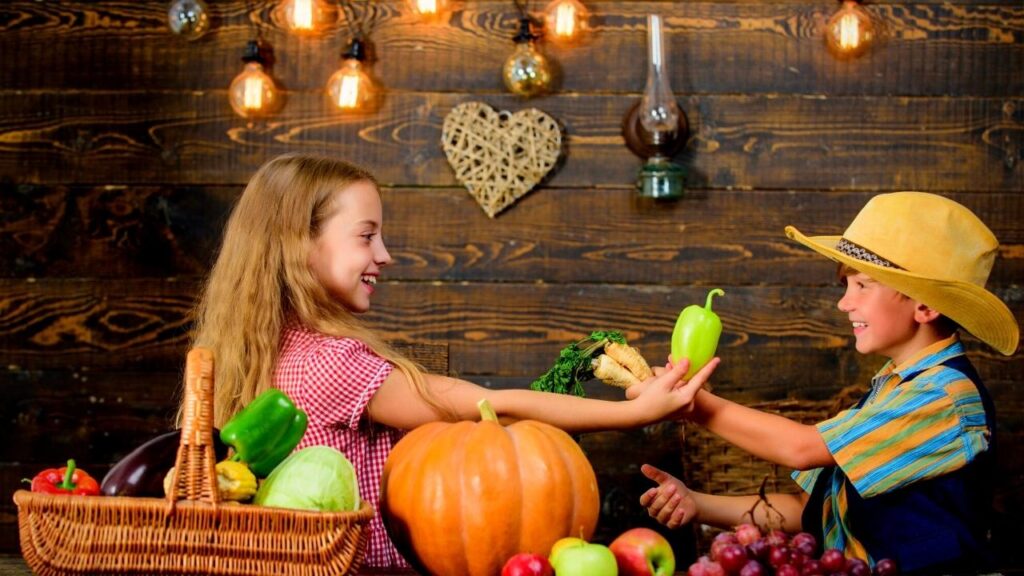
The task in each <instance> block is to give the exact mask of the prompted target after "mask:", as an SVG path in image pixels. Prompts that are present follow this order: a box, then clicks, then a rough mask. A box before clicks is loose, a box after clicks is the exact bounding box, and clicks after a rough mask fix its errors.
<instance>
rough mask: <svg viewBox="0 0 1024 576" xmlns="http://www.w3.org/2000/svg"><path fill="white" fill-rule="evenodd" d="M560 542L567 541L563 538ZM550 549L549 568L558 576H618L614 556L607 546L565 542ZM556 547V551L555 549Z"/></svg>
mask: <svg viewBox="0 0 1024 576" xmlns="http://www.w3.org/2000/svg"><path fill="white" fill-rule="evenodd" d="M562 540H568V538H563V539H562ZM562 540H559V541H558V542H555V547H552V548H551V566H552V567H554V569H555V574H557V575H558V576H618V574H619V566H618V563H617V562H616V561H615V554H612V551H611V550H609V549H608V547H607V546H602V545H601V544H594V543H592V542H584V541H583V540H580V539H579V538H574V539H573V540H579V541H578V542H566V543H564V544H562V545H561V546H559V542H561V541H562ZM556 547H557V549H556Z"/></svg>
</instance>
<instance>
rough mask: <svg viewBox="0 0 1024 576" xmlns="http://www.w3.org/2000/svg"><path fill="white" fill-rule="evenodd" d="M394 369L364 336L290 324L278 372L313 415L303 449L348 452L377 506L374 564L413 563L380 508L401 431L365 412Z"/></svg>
mask: <svg viewBox="0 0 1024 576" xmlns="http://www.w3.org/2000/svg"><path fill="white" fill-rule="evenodd" d="M391 370H392V366H391V364H390V363H389V362H388V361H387V360H385V359H383V358H381V357H380V356H377V355H376V354H374V353H373V352H372V351H371V350H370V348H369V347H368V346H367V345H366V344H363V343H362V342H361V341H359V340H353V339H351V338H335V337H333V336H326V335H324V334H320V333H317V332H312V331H309V330H308V329H305V328H302V327H298V326H291V327H289V328H287V329H285V331H284V333H283V334H282V338H281V355H280V358H279V359H278V364H277V371H276V373H275V374H274V385H275V386H277V387H278V388H280V389H281V390H282V391H284V393H285V394H288V396H289V397H291V398H292V400H293V401H294V402H295V403H296V405H298V406H299V407H300V408H302V409H303V410H305V411H306V414H308V415H309V428H307V429H306V435H305V436H304V437H303V438H302V442H300V443H299V448H303V447H306V446H320V445H322V446H331V447H334V448H337V449H338V450H340V451H341V452H342V453H344V454H345V456H346V457H347V458H348V459H349V461H351V462H352V465H353V466H354V467H355V469H356V474H357V475H358V476H359V495H360V496H361V497H362V498H363V499H364V500H366V501H367V502H369V503H370V504H371V505H372V506H373V507H374V509H375V510H378V513H377V515H375V516H374V517H373V520H372V521H371V522H370V541H369V545H368V547H367V550H366V562H365V563H366V565H367V566H372V567H396V566H400V567H405V566H408V564H406V562H405V561H404V560H403V559H402V557H401V555H399V553H398V550H396V549H395V547H394V546H393V545H392V544H391V541H390V540H389V539H388V536H387V533H386V532H385V531H384V526H383V524H382V522H381V517H380V512H379V509H378V506H377V504H378V501H379V500H380V477H381V474H382V473H383V471H384V461H385V460H386V459H387V457H388V453H389V452H391V448H392V447H393V446H394V445H395V443H397V442H398V440H399V439H400V438H401V437H402V432H401V431H399V430H396V429H394V428H389V427H386V426H381V425H373V424H371V423H370V422H369V421H368V414H366V406H367V404H369V402H370V398H371V397H372V396H373V394H374V393H375V392H376V391H377V389H378V388H380V385H381V384H382V383H383V382H384V379H385V378H387V377H388V374H390V373H391Z"/></svg>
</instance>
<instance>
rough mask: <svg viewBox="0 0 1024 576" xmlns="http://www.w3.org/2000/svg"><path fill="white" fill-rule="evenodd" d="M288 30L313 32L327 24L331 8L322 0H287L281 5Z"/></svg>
mask: <svg viewBox="0 0 1024 576" xmlns="http://www.w3.org/2000/svg"><path fill="white" fill-rule="evenodd" d="M281 9H282V10H283V11H284V21H285V25H286V26H287V27H288V30H290V31H292V32H294V33H296V34H313V33H316V32H319V31H320V30H322V29H323V28H324V27H325V26H327V24H328V21H329V19H330V16H331V9H330V8H329V7H327V6H326V5H324V3H323V1H322V0H285V2H284V3H283V4H282V5H281Z"/></svg>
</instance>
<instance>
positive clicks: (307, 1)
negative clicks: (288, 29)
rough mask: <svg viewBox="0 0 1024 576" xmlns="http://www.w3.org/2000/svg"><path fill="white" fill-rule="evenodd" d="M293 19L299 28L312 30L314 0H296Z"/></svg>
mask: <svg viewBox="0 0 1024 576" xmlns="http://www.w3.org/2000/svg"><path fill="white" fill-rule="evenodd" d="M292 21H293V22H294V23H295V28H296V29H298V30H312V29H313V0H295V4H294V5H293V7H292Z"/></svg>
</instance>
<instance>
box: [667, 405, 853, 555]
mask: <svg viewBox="0 0 1024 576" xmlns="http://www.w3.org/2000/svg"><path fill="white" fill-rule="evenodd" d="M864 391H865V389H864V387H863V386H851V387H848V388H844V389H842V390H840V391H839V392H837V393H836V395H835V396H834V397H832V398H830V399H827V400H805V399H784V400H773V401H759V402H749V403H747V402H745V403H744V404H745V405H746V406H749V407H751V408H755V409H757V410H761V411H763V412H770V413H774V414H779V415H781V416H785V417H786V418H789V419H790V420H795V421H797V422H800V423H802V424H814V423H816V422H821V421H823V420H826V419H828V418H830V417H832V416H834V415H835V414H837V413H839V412H840V411H841V410H843V409H845V408H848V407H850V406H852V405H853V404H854V403H855V402H856V401H857V399H858V398H859V397H860V396H861V394H863V393H864ZM682 436H683V470H684V474H683V481H684V482H685V483H686V485H687V487H689V488H692V489H694V490H697V491H699V492H706V493H710V494H722V495H746V494H757V493H758V490H760V488H761V484H762V482H763V483H764V484H765V492H766V493H772V492H781V493H789V494H794V493H796V492H798V491H799V490H800V488H799V487H798V486H797V484H796V482H793V481H792V479H791V478H790V474H792V472H793V470H792V469H790V468H787V467H785V466H779V465H777V464H773V463H771V462H767V461H765V460H762V459H760V458H758V457H756V456H753V455H751V454H750V453H749V452H747V451H745V450H743V449H741V448H737V447H736V446H733V445H732V444H729V443H728V442H726V441H725V440H722V439H721V438H719V437H718V436H716V435H714V434H712V433H711V432H708V431H707V430H706V429H704V428H702V427H700V426H696V425H693V424H685V425H684V429H683V434H682ZM765 441H766V442H770V440H769V439H766V440H765ZM776 527H777V526H771V528H776ZM761 528H762V529H763V528H766V527H765V526H762V527H761ZM694 529H695V531H696V538H697V547H698V550H703V551H705V552H706V551H707V550H709V549H710V547H711V541H712V540H713V538H714V536H715V534H717V533H718V532H721V530H718V529H715V528H711V527H709V526H695V527H694Z"/></svg>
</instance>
